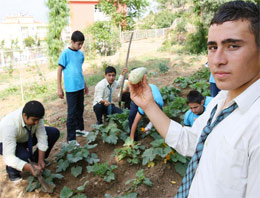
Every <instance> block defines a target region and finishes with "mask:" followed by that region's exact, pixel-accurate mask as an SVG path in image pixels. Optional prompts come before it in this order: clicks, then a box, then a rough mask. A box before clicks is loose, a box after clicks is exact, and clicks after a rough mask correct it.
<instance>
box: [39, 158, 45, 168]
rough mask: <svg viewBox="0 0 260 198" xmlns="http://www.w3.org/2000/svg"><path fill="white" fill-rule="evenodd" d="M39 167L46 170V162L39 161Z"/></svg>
mask: <svg viewBox="0 0 260 198" xmlns="http://www.w3.org/2000/svg"><path fill="white" fill-rule="evenodd" d="M38 166H39V167H41V168H42V169H44V168H45V162H44V160H39V161H38Z"/></svg>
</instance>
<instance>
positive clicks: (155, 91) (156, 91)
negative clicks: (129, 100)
mask: <svg viewBox="0 0 260 198" xmlns="http://www.w3.org/2000/svg"><path fill="white" fill-rule="evenodd" d="M149 86H150V87H151V89H152V93H153V99H154V101H155V102H156V103H157V105H158V106H159V107H160V108H162V107H163V98H162V95H161V93H160V90H159V89H158V87H157V86H156V85H153V84H149ZM138 112H139V113H140V114H141V115H144V111H143V110H142V109H141V108H140V107H138Z"/></svg>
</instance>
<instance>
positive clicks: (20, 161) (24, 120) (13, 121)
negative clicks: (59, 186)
mask: <svg viewBox="0 0 260 198" xmlns="http://www.w3.org/2000/svg"><path fill="white" fill-rule="evenodd" d="M44 113H45V110H44V107H43V105H42V104H41V103H40V102H38V101H29V102H27V103H26V104H25V106H24V107H23V108H20V109H18V110H16V111H14V112H12V113H10V114H8V115H6V116H5V117H4V118H3V119H2V120H1V122H0V154H1V155H3V159H4V162H5V163H6V165H7V166H6V171H7V173H8V176H9V178H10V180H11V181H20V180H21V175H20V172H21V171H29V172H31V174H32V175H35V171H34V169H33V167H32V166H31V164H30V163H29V159H30V160H31V161H32V162H38V164H37V165H35V168H36V170H39V171H42V170H43V169H44V168H45V166H46V162H47V161H45V158H47V157H48V156H49V153H50V151H51V149H52V147H53V146H54V144H55V142H56V141H57V140H58V138H59V135H60V132H59V130H58V129H56V128H54V127H44V122H43V119H42V118H43V116H44ZM36 144H37V150H36V151H35V152H34V153H33V150H32V149H33V146H34V145H36Z"/></svg>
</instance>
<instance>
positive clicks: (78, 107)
mask: <svg viewBox="0 0 260 198" xmlns="http://www.w3.org/2000/svg"><path fill="white" fill-rule="evenodd" d="M66 99H67V105H68V115H67V141H71V140H76V130H78V129H79V130H84V120H83V112H84V89H82V90H80V91H75V92H66Z"/></svg>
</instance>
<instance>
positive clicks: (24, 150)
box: [0, 127, 60, 178]
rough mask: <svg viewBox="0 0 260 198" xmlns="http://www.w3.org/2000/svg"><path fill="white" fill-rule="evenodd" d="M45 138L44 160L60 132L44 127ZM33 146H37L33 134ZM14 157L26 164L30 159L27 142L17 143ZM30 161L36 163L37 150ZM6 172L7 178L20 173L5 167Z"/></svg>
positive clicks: (0, 147) (0, 151) (1, 150)
mask: <svg viewBox="0 0 260 198" xmlns="http://www.w3.org/2000/svg"><path fill="white" fill-rule="evenodd" d="M45 130H46V133H47V136H48V149H47V151H46V152H45V158H47V157H48V156H49V154H50V152H51V149H52V147H53V146H54V144H55V142H56V141H57V140H58V139H59V136H60V132H59V130H58V129H56V128H54V127H45ZM32 140H33V145H36V144H37V142H38V141H37V138H36V136H35V134H34V136H33V139H32ZM0 154H1V155H3V145H2V143H0ZM15 155H16V157H18V158H20V159H22V160H24V161H26V162H28V159H29V158H30V154H29V151H28V142H25V143H17V145H16V150H15ZM31 160H32V161H34V162H38V149H37V150H36V151H35V152H34V153H33V156H32V159H31ZM6 171H7V173H8V176H9V178H15V177H19V176H20V171H18V170H16V169H14V168H12V167H10V166H6Z"/></svg>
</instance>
